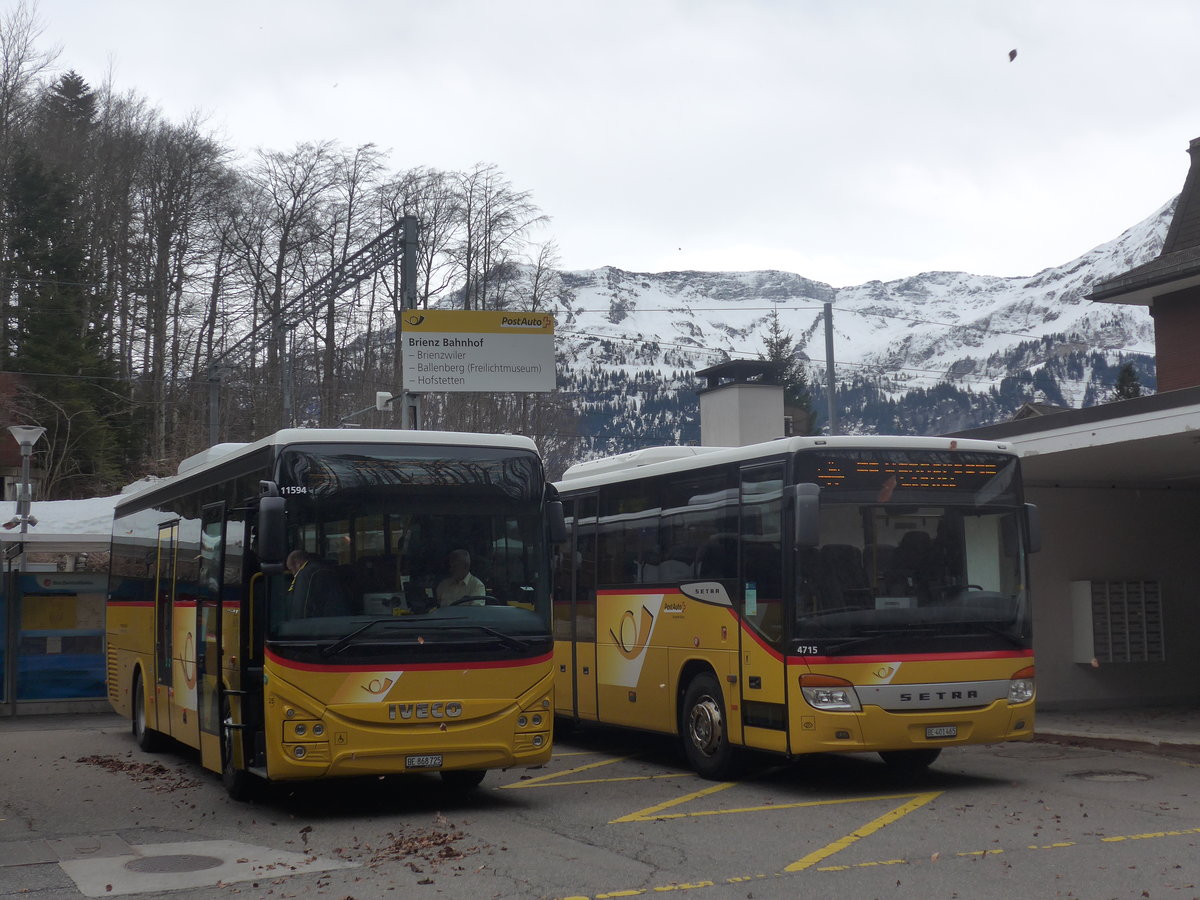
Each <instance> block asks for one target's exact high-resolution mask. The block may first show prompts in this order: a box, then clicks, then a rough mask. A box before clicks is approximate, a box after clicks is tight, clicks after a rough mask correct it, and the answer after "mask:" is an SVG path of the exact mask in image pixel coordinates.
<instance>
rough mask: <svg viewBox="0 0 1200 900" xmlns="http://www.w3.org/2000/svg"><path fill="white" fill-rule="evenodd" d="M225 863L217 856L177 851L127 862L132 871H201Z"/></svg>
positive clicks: (141, 857)
mask: <svg viewBox="0 0 1200 900" xmlns="http://www.w3.org/2000/svg"><path fill="white" fill-rule="evenodd" d="M224 864H225V860H223V859H218V858H217V857H215V856H197V855H195V854H192V853H176V854H173V855H168V856H139V857H138V858H137V859H131V860H130V861H129V862H127V863H125V868H126V869H128V870H129V871H131V872H152V873H162V872H199V871H201V870H202V869H214V868H216V867H217V866H221V865H224Z"/></svg>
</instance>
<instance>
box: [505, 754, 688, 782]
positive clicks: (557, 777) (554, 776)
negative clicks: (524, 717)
mask: <svg viewBox="0 0 1200 900" xmlns="http://www.w3.org/2000/svg"><path fill="white" fill-rule="evenodd" d="M635 758H636V754H631V755H629V756H615V757H612V758H611V759H602V760H600V761H599V762H594V763H588V764H587V765H585V766H575V767H574V768H572V769H565V770H564V771H562V772H551V773H549V774H548V775H538V776H536V777H534V778H526V779H525V780H523V781H517V782H514V783H513V784H502V785H500V790H502V791H503V790H510V791H511V790H519V789H522V788H534V787H560V786H567V785H577V784H602V783H605V782H618V781H653V780H655V779H661V778H689V777H691V775H692V773H691V772H670V773H666V774H663V775H624V776H617V777H614V778H576V779H571V780H569V781H567V780H564V779H568V778H570V776H572V775H578V774H579V773H580V772H588V771H590V770H592V769H598V768H600V767H601V766H610V765H612V764H613V763H619V762H624V761H625V760H627V759H635Z"/></svg>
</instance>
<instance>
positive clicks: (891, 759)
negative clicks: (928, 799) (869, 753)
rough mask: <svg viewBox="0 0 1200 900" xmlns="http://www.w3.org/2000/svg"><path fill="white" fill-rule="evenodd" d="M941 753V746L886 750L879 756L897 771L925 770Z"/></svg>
mask: <svg viewBox="0 0 1200 900" xmlns="http://www.w3.org/2000/svg"><path fill="white" fill-rule="evenodd" d="M941 753H942V748H941V747H923V748H921V749H920V750H885V751H883V752H881V753H880V754H879V756H880V757H881V758H882V759H883V761H884V762H885V763H887V764H888V766H889V767H891V768H892V769H893V770H895V771H897V772H923V771H924V770H925V769H928V768H929V767H930V766H931V765H933V761H934V760H935V759H937V758H938V757H939V756H940V755H941Z"/></svg>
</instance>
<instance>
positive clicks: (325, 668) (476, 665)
mask: <svg viewBox="0 0 1200 900" xmlns="http://www.w3.org/2000/svg"><path fill="white" fill-rule="evenodd" d="M553 658H554V654H553V653H543V654H542V655H541V656H534V657H530V658H529V659H501V660H490V661H480V662H447V663H397V664H395V665H391V666H389V665H388V664H387V663H380V664H378V665H370V666H368V665H333V664H328V665H327V664H324V663H301V662H295V661H294V660H290V659H284V658H283V657H281V656H278V655H276V654H275V653H272V652H271V651H270V650H268V651H267V659H268V660H270V661H271V662H272V663H274V664H275V665H277V666H279V667H280V668H284V669H295V670H297V671H301V672H382V671H397V672H448V671H451V670H453V669H516V668H520V667H522V666H537V665H542V664H544V663H548V662H550V660H551V659H553Z"/></svg>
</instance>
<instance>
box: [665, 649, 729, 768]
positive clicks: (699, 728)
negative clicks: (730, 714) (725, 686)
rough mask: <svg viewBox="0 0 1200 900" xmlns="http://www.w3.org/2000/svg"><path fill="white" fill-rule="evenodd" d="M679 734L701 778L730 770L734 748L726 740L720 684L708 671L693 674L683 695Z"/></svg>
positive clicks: (691, 762)
mask: <svg viewBox="0 0 1200 900" xmlns="http://www.w3.org/2000/svg"><path fill="white" fill-rule="evenodd" d="M679 736H680V739H681V741H682V743H683V752H684V755H685V756H686V757H687V760H688V763H689V764H690V765H691V766H692V768H693V769H695V770H696V772H697V773H699V775H700V776H701V777H702V778H709V779H712V780H714V781H720V780H723V779H725V778H727V777H729V775H730V774H732V772H733V770H734V766H735V764H736V761H737V760H736V751H735V749H734V747H733V745H732V744H730V743H729V730H728V727H727V719H726V718H725V701H724V698H723V697H722V695H721V685H720V684H719V683H718V682H717V679H716V678H714V677H713V676H712V675H710V674H709V673H707V672H705V673H703V674H701V675H697V676H696V677H695V678H693V679H692V681H691V683H690V684H688V687H687V691H686V692H685V693H684V695H683V707H682V709H681V711H680V716H679Z"/></svg>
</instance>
